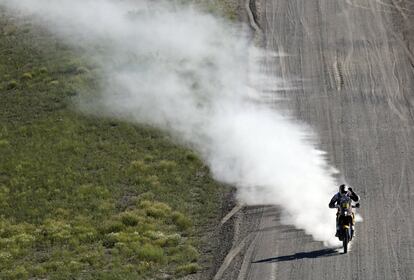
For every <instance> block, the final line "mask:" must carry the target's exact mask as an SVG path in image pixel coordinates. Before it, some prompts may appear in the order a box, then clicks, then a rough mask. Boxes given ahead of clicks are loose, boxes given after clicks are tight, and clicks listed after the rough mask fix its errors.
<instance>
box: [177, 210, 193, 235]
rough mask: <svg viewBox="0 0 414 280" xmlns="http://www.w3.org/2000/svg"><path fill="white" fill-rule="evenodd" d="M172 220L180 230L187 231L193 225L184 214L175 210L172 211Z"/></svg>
mask: <svg viewBox="0 0 414 280" xmlns="http://www.w3.org/2000/svg"><path fill="white" fill-rule="evenodd" d="M172 220H173V222H174V224H176V225H177V226H178V227H179V229H180V230H182V231H185V230H188V229H189V228H190V227H191V221H190V219H188V218H187V217H186V216H185V215H184V214H182V213H180V212H177V211H174V212H173V213H172Z"/></svg>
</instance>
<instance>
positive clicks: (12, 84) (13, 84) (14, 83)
mask: <svg viewBox="0 0 414 280" xmlns="http://www.w3.org/2000/svg"><path fill="white" fill-rule="evenodd" d="M17 85H18V84H17V81H16V80H11V81H9V82H8V83H7V86H6V89H8V90H10V89H15V88H17Z"/></svg>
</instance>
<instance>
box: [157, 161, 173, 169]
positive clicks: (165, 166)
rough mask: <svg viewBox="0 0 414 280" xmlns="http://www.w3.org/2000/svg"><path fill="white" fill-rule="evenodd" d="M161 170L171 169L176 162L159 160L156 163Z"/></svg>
mask: <svg viewBox="0 0 414 280" xmlns="http://www.w3.org/2000/svg"><path fill="white" fill-rule="evenodd" d="M158 166H159V167H160V169H161V170H164V171H172V170H174V169H175V168H176V167H177V163H176V162H175V161H172V160H161V161H160V162H159V164H158Z"/></svg>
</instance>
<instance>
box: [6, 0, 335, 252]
mask: <svg viewBox="0 0 414 280" xmlns="http://www.w3.org/2000/svg"><path fill="white" fill-rule="evenodd" d="M169 3H171V2H169ZM0 4H3V5H6V6H7V8H8V9H9V12H10V13H18V14H20V15H24V16H30V17H33V18H36V21H37V22H38V24H42V25H44V26H45V27H46V28H48V29H49V30H50V31H51V32H53V33H55V34H56V35H57V36H58V37H59V38H61V39H62V40H63V41H64V42H66V43H68V44H72V45H74V46H81V47H82V48H84V49H85V51H86V52H88V53H89V54H90V57H91V58H95V59H96V60H97V61H99V63H100V64H101V65H102V67H103V69H104V73H103V74H102V76H103V79H102V80H104V82H103V84H102V85H101V86H102V88H103V90H102V92H100V93H99V94H97V95H94V96H93V97H91V95H90V94H89V95H85V96H88V97H84V99H82V98H81V99H80V100H79V108H80V109H81V110H82V111H83V112H85V113H92V114H97V115H100V116H105V117H115V118H119V119H122V120H126V121H129V122H133V123H143V124H148V125H152V126H155V127H157V128H159V129H162V130H164V131H166V132H168V133H169V134H171V135H172V136H173V137H174V138H175V139H177V140H178V141H180V142H181V143H183V144H184V145H187V146H188V147H190V148H192V149H193V150H194V151H196V152H197V153H198V154H199V155H200V157H201V158H202V159H203V160H204V161H205V162H206V164H207V165H208V166H209V167H210V169H211V171H212V174H213V176H214V178H215V179H217V180H219V181H222V182H226V183H229V184H233V185H234V186H236V187H237V190H238V192H237V197H238V199H239V201H240V202H241V203H245V204H248V205H259V204H276V205H279V206H280V207H281V209H282V212H283V215H282V216H283V217H282V219H283V222H284V223H287V224H292V225H294V226H295V227H297V228H299V229H303V230H304V231H305V232H306V233H308V234H311V235H312V236H313V238H314V239H315V240H318V241H323V242H324V243H325V244H326V245H334V244H336V241H335V238H334V231H335V214H334V211H332V210H330V209H328V202H329V200H330V198H331V196H332V195H333V194H334V193H335V191H336V187H335V186H336V185H337V184H336V181H335V179H334V173H335V172H336V171H335V169H334V168H332V167H330V166H329V164H328V163H327V161H326V159H325V156H324V153H323V152H321V151H320V150H318V149H317V148H316V146H315V143H316V141H315V137H314V135H313V133H312V132H311V130H310V129H309V128H308V127H306V126H304V125H302V124H300V123H298V122H296V121H294V120H292V117H291V116H289V115H288V114H286V113H285V112H279V111H276V110H275V109H274V108H272V107H271V104H267V103H266V102H264V100H263V99H262V97H263V96H264V92H262V91H261V90H258V89H257V88H262V89H263V87H264V86H263V83H262V82H263V81H267V85H266V87H269V86H273V87H277V83H276V84H275V83H272V82H271V81H276V80H275V79H274V78H271V77H266V76H265V75H264V74H263V73H260V63H261V60H262V58H263V55H264V54H263V52H262V51H261V50H259V49H257V48H255V47H253V46H251V43H250V41H249V36H248V34H247V32H244V31H243V30H244V28H243V27H241V26H240V25H236V24H234V23H229V22H227V21H226V20H224V19H220V18H217V17H214V16H212V15H209V14H206V13H203V12H201V11H199V10H198V9H197V8H195V7H193V6H190V5H178V4H175V5H171V4H168V3H167V2H160V1H109V0H102V1H96V0H60V1H56V0H32V1H30V0H19V1H16V0H13V1H9V0H0ZM96 46H98V47H96ZM259 84H260V86H258V85H259ZM275 90H277V88H275Z"/></svg>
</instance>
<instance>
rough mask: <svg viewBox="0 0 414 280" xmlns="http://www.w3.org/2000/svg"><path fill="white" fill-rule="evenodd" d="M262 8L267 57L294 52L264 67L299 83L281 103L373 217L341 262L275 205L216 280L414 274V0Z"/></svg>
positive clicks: (260, 213) (251, 219)
mask: <svg viewBox="0 0 414 280" xmlns="http://www.w3.org/2000/svg"><path fill="white" fill-rule="evenodd" d="M410 2H411V3H410ZM256 6H257V9H258V17H257V19H258V23H259V26H261V28H262V30H263V32H264V34H265V46H266V48H267V50H268V51H269V52H271V51H276V52H279V53H285V54H286V56H283V57H280V58H277V59H275V58H272V57H271V56H270V55H269V58H268V59H267V61H266V64H265V68H266V69H265V70H266V71H268V72H269V73H272V75H275V76H282V77H283V79H284V80H286V81H289V82H290V85H291V86H292V87H293V88H294V89H291V90H286V91H282V92H279V95H282V96H284V97H288V99H287V100H288V101H286V103H285V104H283V106H284V107H286V106H288V107H289V108H290V109H291V110H292V112H293V113H294V114H295V115H296V116H297V117H298V118H299V119H300V120H302V121H304V122H305V123H307V124H309V125H310V126H311V127H312V128H313V129H314V130H315V131H316V132H317V133H318V136H319V137H320V148H322V149H323V150H325V151H327V152H328V153H329V154H328V157H329V160H330V162H331V163H332V164H333V165H334V166H336V167H337V168H338V169H339V170H340V171H341V174H342V176H344V178H346V180H347V182H348V183H349V184H351V185H352V186H354V187H355V190H356V191H358V192H359V194H360V195H361V197H362V208H361V209H360V213H361V214H362V215H363V217H364V222H363V223H359V224H358V225H357V238H356V240H355V241H354V242H353V244H352V248H351V252H350V253H349V254H347V255H342V254H338V253H337V252H336V251H334V250H331V249H327V248H325V247H323V245H322V244H321V243H320V242H315V241H313V240H312V238H311V237H310V236H307V235H305V234H304V233H303V232H302V231H300V230H296V229H294V228H292V227H289V226H284V225H282V224H280V221H279V213H278V211H279V210H278V209H277V207H258V208H257V207H252V208H248V209H244V211H243V212H242V213H240V214H239V216H238V219H239V221H240V222H239V224H240V225H245V224H247V226H240V228H239V230H238V231H236V233H237V236H236V240H235V241H234V244H233V250H232V251H231V252H230V254H229V257H228V259H227V260H226V265H224V266H223V267H222V268H221V270H219V272H218V274H217V275H216V279H413V277H414V202H413V200H414V196H413V194H414V107H413V105H414V55H413V51H414V36H413V35H414V30H413V28H414V2H413V1H405V0H314V1H304V0H259V1H258V2H257V3H256ZM298 160H300V159H298ZM298 176H300V174H298ZM327 204H328V201H327ZM328 211H329V210H328ZM332 214H333V215H334V213H332ZM332 226H334V225H332Z"/></svg>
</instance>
